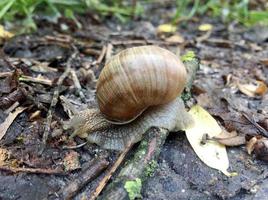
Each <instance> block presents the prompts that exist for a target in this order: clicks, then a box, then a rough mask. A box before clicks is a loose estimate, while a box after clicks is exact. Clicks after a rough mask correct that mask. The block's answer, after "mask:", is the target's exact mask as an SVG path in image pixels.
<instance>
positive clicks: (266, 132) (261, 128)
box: [242, 112, 268, 137]
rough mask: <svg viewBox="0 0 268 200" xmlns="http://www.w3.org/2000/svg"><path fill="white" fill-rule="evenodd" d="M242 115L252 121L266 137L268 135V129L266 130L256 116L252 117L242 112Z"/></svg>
mask: <svg viewBox="0 0 268 200" xmlns="http://www.w3.org/2000/svg"><path fill="white" fill-rule="evenodd" d="M242 115H243V116H244V117H245V118H246V120H247V121H248V122H250V123H251V124H252V125H253V126H254V127H255V128H256V129H257V130H258V131H259V133H260V134H262V135H263V136H265V137H268V131H266V130H265V129H264V128H263V127H261V126H260V125H259V124H258V123H257V122H256V121H255V119H254V118H251V117H250V116H248V114H247V113H245V112H242Z"/></svg>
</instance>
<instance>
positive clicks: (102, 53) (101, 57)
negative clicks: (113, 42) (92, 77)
mask: <svg viewBox="0 0 268 200" xmlns="http://www.w3.org/2000/svg"><path fill="white" fill-rule="evenodd" d="M106 51H107V47H106V46H103V47H102V50H101V53H100V55H99V57H98V59H97V61H96V64H97V68H98V66H99V64H100V63H101V62H102V60H103V58H104V56H105V54H106Z"/></svg>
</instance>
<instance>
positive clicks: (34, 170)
mask: <svg viewBox="0 0 268 200" xmlns="http://www.w3.org/2000/svg"><path fill="white" fill-rule="evenodd" d="M0 170H4V171H10V172H12V173H18V172H25V173H32V174H57V175H66V173H65V172H64V171H62V170H59V169H42V168H24V167H8V166H0Z"/></svg>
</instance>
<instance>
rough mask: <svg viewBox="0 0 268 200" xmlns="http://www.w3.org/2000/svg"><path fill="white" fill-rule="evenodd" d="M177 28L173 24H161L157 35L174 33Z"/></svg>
mask: <svg viewBox="0 0 268 200" xmlns="http://www.w3.org/2000/svg"><path fill="white" fill-rule="evenodd" d="M176 30H177V27H176V26H174V25H172V24H161V25H159V26H158V27H157V33H174V32H175V31H176Z"/></svg>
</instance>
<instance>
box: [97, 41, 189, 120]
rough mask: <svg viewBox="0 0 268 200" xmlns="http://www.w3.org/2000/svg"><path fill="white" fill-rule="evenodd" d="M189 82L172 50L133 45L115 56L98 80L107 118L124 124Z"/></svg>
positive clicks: (165, 99)
mask: <svg viewBox="0 0 268 200" xmlns="http://www.w3.org/2000/svg"><path fill="white" fill-rule="evenodd" d="M185 84H186V69H185V67H184V65H183V63H182V62H181V61H180V60H179V58H178V57H177V56H175V55H174V54H173V53H171V52H170V51H168V50H166V49H163V48H160V47H156V46H140V47H133V48H129V49H126V50H124V51H121V52H120V53H118V54H117V55H115V56H113V57H112V58H111V59H110V60H109V62H108V63H107V64H106V65H105V66H104V68H103V70H102V72H101V74H100V76H99V80H98V83H97V94H96V95H97V101H98V104H99V108H100V111H101V112H102V114H103V115H104V116H105V118H106V119H107V120H109V121H111V122H114V123H117V124H124V123H127V122H129V121H132V120H134V119H135V118H137V117H138V116H139V115H140V114H141V113H142V112H143V111H144V110H145V109H146V108H147V107H149V106H155V105H161V104H165V103H168V102H170V101H172V100H173V99H175V98H176V97H177V96H178V95H180V93H181V92H182V90H183V89H184V87H185Z"/></svg>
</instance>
